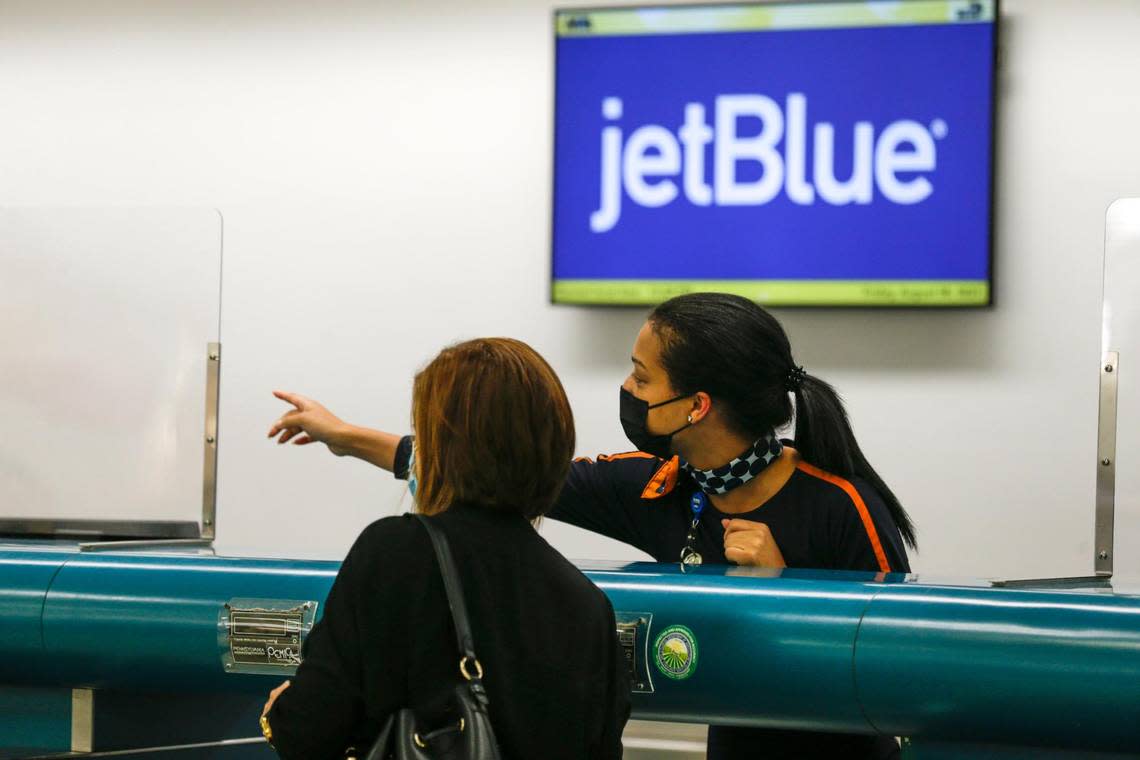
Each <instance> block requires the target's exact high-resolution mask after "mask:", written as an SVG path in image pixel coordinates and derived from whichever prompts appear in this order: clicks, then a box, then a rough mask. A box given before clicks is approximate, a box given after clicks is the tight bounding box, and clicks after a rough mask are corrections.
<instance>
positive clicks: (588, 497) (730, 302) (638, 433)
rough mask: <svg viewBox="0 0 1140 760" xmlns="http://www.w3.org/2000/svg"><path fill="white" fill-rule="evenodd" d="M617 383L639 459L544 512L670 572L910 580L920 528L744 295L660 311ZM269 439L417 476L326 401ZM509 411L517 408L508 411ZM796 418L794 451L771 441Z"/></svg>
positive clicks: (827, 752)
mask: <svg viewBox="0 0 1140 760" xmlns="http://www.w3.org/2000/svg"><path fill="white" fill-rule="evenodd" d="M631 360H632V363H633V367H632V371H631V372H630V374H629V376H628V377H627V378H626V380H625V382H624V383H623V384H622V387H621V396H620V397H621V406H620V414H621V423H622V427H623V428H624V430H625V433H626V436H627V437H628V438H629V439H630V441H631V442H632V443H633V444H634V446H635V447H636V448H637V451H634V452H629V453H625V454H614V455H610V456H599V457H598V458H597V461H592V460H589V459H579V460H576V461H575V462H574V463H573V464H572V465H571V468H570V473H569V475H568V477H567V480H566V485H565V487H564V488H563V490H562V492H561V495H560V496H559V498H558V500H557V502H556V503H555V505H554V507H553V508H552V509H551V510H550V511H549V512H548V513H547V515H546V516H547V517H549V518H551V519H554V520H561V521H564V522H568V523H572V524H574V525H577V526H579V527H582V528H586V529H588V530H592V531H594V532H597V533H600V534H603V535H606V536H609V537H611V538H615V539H617V540H619V541H623V542H625V543H628V544H631V545H633V546H635V547H637V548H639V549H641V550H642V551H645V552H646V553H648V554H650V555H652V556H653V557H654V558H656V559H657V560H658V561H659V562H678V561H681V562H685V563H688V564H700V563H704V564H725V563H733V564H737V565H749V566H756V567H768V568H784V567H789V568H817V569H834V570H866V571H873V572H877V573H899V572H909V570H910V566H909V563H908V561H907V554H906V545H908V544H909V545H910V546H911V547H912V548H913V547H914V546H915V529H914V525H913V523H912V522H911V520H910V517H909V516H908V515H907V513H906V511H905V510H904V509H903V507H902V505H901V504H900V503H899V500H898V499H897V498H896V497H895V495H894V494H893V493H892V492H891V489H890V488H889V487H888V486H887V484H886V483H885V482H883V479H882V478H881V477H880V476H879V475H878V473H877V472H875V470H874V468H873V467H872V466H871V464H870V462H868V461H867V458H866V457H865V456H864V455H863V452H862V450H861V449H860V448H859V444H858V442H857V441H856V440H855V435H854V433H853V431H852V429H851V424H850V422H849V421H848V419H847V413H846V411H845V410H844V408H843V403H842V401H841V400H840V398H839V396H838V395H837V394H836V392H835V389H834V388H832V387H831V386H830V385H828V384H827V383H826V382H824V381H823V380H821V379H819V378H817V377H815V376H814V375H812V374H811V373H810V372H808V371H807V370H805V369H804V368H803V367H802V366H800V365H798V364H796V361H795V358H794V356H793V354H792V349H791V345H790V344H789V342H788V337H787V335H786V334H785V333H784V330H783V328H782V327H781V326H780V323H779V322H777V321H776V319H775V318H774V317H773V316H772V315H771V314H769V313H768V312H767V311H765V310H764V309H762V308H761V307H759V306H757V305H756V304H755V303H753V302H751V301H749V300H747V299H744V298H740V297H738V296H732V295H725V294H717V293H694V294H689V295H683V296H678V297H676V298H673V299H671V300H669V301H666V302H665V303H663V304H661V305H660V306H658V307H657V308H656V309H654V310H653V311H652V313H650V315H649V318H648V320H647V321H646V323H645V324H644V326H643V327H642V328H641V331H640V332H639V333H638V335H637V339H636V341H635V342H634V346H633V354H632V357H631ZM286 400H288V401H290V402H291V403H293V404H294V405H295V406H296V407H297V409H296V411H293V412H290V413H289V414H287V415H285V417H283V418H282V420H280V421H279V422H278V424H277V425H275V426H274V428H273V429H272V430H271V431H270V435H276V434H278V433H280V434H281V438H280V440H281V442H284V441H287V440H289V439H291V438H292V437H293V436H296V435H298V434H300V433H302V432H304V433H305V435H303V436H301V437H300V442H303V443H308V442H311V441H323V442H325V443H327V444H328V445H329V448H330V449H332V450H333V451H334V453H338V454H344V453H348V454H352V455H354V456H358V457H361V458H364V459H366V460H368V461H371V462H373V463H375V464H378V465H379V466H381V467H383V468H385V469H390V470H393V471H394V472H395V473H396V475H397V477H407V474H408V471H409V466H408V464H409V461H411V460H412V456H413V446H414V442H413V439H412V438H411V437H410V436H405V437H403V438H400V437H398V436H394V435H391V434H387V433H381V432H380V431H372V430H366V429H362V428H356V427H353V426H350V425H345V424H344V423H342V422H340V420H338V419H336V418H335V417H333V416H332V415H331V414H330V413H329V412H327V410H325V409H324V408H323V407H321V406H320V405H319V404H316V402H312V401H310V400H308V399H304V398H302V397H292V396H290V397H288V398H286ZM503 413H504V414H509V411H508V410H504V411H503ZM789 423H794V429H795V436H794V441H789V440H780V439H779V438H777V436H776V431H777V430H779V429H782V428H785V427H787V426H788V425H789ZM898 754H899V748H898V745H897V743H896V742H895V740H894V739H893V738H892V737H879V736H865V735H849V734H830V733H822V732H818V733H817V732H803V731H787V730H777V729H751V728H735V727H725V726H710V727H709V735H708V758H709V760H737V759H738V758H739V759H741V760H743V759H745V758H747V759H749V760H751V759H752V758H809V757H811V758H814V757H824V758H845V759H848V758H850V759H855V758H875V759H876V760H877V759H878V758H891V757H897V756H898Z"/></svg>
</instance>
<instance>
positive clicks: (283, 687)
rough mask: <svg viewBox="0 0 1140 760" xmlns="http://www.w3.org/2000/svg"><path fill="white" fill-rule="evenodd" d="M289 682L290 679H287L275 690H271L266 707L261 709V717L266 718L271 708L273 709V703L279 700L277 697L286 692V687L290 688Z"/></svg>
mask: <svg viewBox="0 0 1140 760" xmlns="http://www.w3.org/2000/svg"><path fill="white" fill-rule="evenodd" d="M289 684H290V681H286V682H285V683H283V684H281V685H280V686H278V687H277V688H276V689H274V690H273V691H271V692H269V699H268V700H266V702H265V707H263V708H262V709H261V717H263V718H264V717H265V716H266V715H268V714H269V710H270V709H272V707H273V703H274V702H276V701H277V698H278V697H280V696H281V694H282V692H284V691H285V690H286V689H288V688H289Z"/></svg>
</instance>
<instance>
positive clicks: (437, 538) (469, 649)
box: [416, 515, 483, 681]
mask: <svg viewBox="0 0 1140 760" xmlns="http://www.w3.org/2000/svg"><path fill="white" fill-rule="evenodd" d="M416 519H418V520H419V521H420V524H421V525H423V526H424V530H426V531H427V533H428V536H429V537H430V538H431V544H432V547H433V548H434V549H435V557H436V560H437V561H438V562H439V572H440V575H442V576H443V587H444V589H445V590H446V591H447V603H448V606H450V607H451V618H452V620H453V621H454V622H455V635H456V639H457V641H458V643H459V653H460V655H461V656H462V657H463V660H461V661H460V665H459V667H460V670H461V671H462V673H463V676H464V677H465V678H467V680H469V681H470V680H476V679H481V678H482V677H483V666H482V665H480V664H479V660H478V658H477V657H476V656H475V638H474V636H472V635H471V621H470V620H469V619H468V617H467V603H466V601H464V598H463V584H462V582H460V580H459V572H458V570H457V569H456V567H455V559H454V558H453V557H452V556H451V546H450V545H448V543H447V536H445V535H444V534H443V531H441V530H440V529H439V528H438V527H436V526H435V525H432V523H431V520H429V519H428V518H427V517H426V516H425V515H416ZM468 661H470V662H469V663H468ZM469 668H475V672H474V673H471V672H470V671H469Z"/></svg>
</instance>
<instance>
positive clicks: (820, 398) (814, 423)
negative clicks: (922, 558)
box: [795, 373, 918, 549]
mask: <svg viewBox="0 0 1140 760" xmlns="http://www.w3.org/2000/svg"><path fill="white" fill-rule="evenodd" d="M795 396H796V450H797V451H799V452H800V455H801V456H803V458H804V459H805V460H806V461H808V462H810V463H812V464H814V465H815V466H816V467H819V468H820V469H822V470H827V471H828V472H832V473H835V474H836V475H839V476H840V477H842V478H852V477H859V478H862V479H863V480H865V481H867V483H869V484H870V486H871V487H872V488H874V489H875V491H876V492H877V493H878V494H879V496H880V497H881V498H882V499H883V503H884V504H886V506H887V509H888V510H890V513H891V517H892V518H894V521H895V525H897V526H898V529H899V533H901V534H902V537H903V538H904V539H905V540H906V542H907V544H909V545H910V547H911V548H912V549H916V548H918V542H917V537H916V535H915V530H914V522H913V521H912V520H911V519H910V515H908V514H907V512H906V510H905V509H904V508H903V505H902V504H901V503H900V502H899V500H898V497H897V496H895V494H894V491H892V490H891V489H890V487H889V486H888V485H887V484H886V483H885V482H884V481H883V479H882V478H881V477H879V473H877V472H875V468H874V467H872V466H871V463H870V462H868V461H867V457H865V456H864V455H863V450H862V449H861V448H859V442H858V441H856V440H855V431H854V430H852V429H851V421H850V420H849V419H848V418H847V410H846V409H845V408H844V407H843V400H842V399H841V398H840V397H839V394H838V393H836V392H835V388H833V387H832V386H831V385H830V384H829V383H825V382H824V381H823V380H820V379H819V378H818V377H812V376H811V375H809V374H806V373H805V374H804V375H803V377H802V379H801V380H800V382H799V388H798V389H797V390H796V391H795Z"/></svg>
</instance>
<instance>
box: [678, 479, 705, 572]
mask: <svg viewBox="0 0 1140 760" xmlns="http://www.w3.org/2000/svg"><path fill="white" fill-rule="evenodd" d="M707 502H708V497H707V496H705V494H704V492H703V491H697V492H696V493H695V494H693V499H692V501H691V502H690V503H689V507H690V509H692V510H693V521H692V522H691V523H690V524H689V533H688V535H686V536H685V547H684V548H683V549H681V565H682V567H684V566H689V567H695V566H697V565H700V564H701V563H702V562H704V559H703V558H702V557H701V555H700V552H698V551H697V550H696V549H695V548H693V545H694V544H695V543H696V541H697V526H699V525H700V524H701V512H703V511H704V510H705V504H706V503H707Z"/></svg>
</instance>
